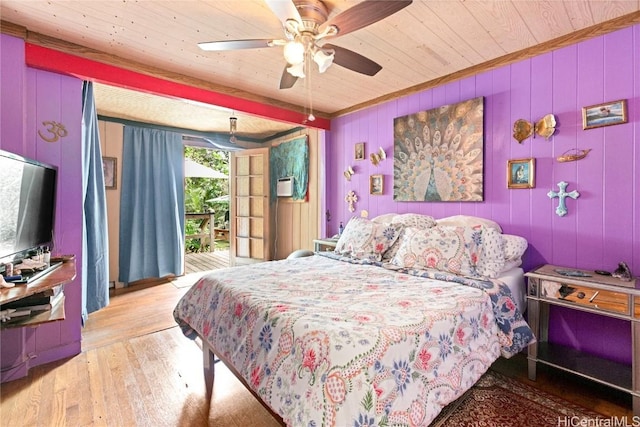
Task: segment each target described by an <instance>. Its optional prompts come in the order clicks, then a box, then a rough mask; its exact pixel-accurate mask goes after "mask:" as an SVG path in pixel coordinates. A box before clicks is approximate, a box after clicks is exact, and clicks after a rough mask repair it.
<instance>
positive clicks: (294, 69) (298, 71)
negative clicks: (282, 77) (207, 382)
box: [287, 62, 304, 78]
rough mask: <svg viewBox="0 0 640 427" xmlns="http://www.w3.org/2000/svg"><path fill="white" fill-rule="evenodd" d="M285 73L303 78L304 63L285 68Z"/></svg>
mask: <svg viewBox="0 0 640 427" xmlns="http://www.w3.org/2000/svg"><path fill="white" fill-rule="evenodd" d="M287 72H288V73H289V74H291V75H292V76H293V77H300V78H304V62H301V63H299V64H295V65H292V66H290V67H287Z"/></svg>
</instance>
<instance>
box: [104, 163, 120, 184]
mask: <svg viewBox="0 0 640 427" xmlns="http://www.w3.org/2000/svg"><path fill="white" fill-rule="evenodd" d="M117 165H118V159H116V158H115V157H103V158H102V172H103V173H104V187H105V188H107V189H116V188H117V186H116V184H117V181H116V178H117V176H118V174H117V167H118V166H117Z"/></svg>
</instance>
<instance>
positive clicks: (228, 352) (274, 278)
mask: <svg viewBox="0 0 640 427" xmlns="http://www.w3.org/2000/svg"><path fill="white" fill-rule="evenodd" d="M479 288H482V286H479V287H473V286H467V285H464V284H460V283H455V282H447V281H444V280H436V279H433V278H426V277H418V276H416V275H412V274H407V273H406V272H396V271H392V270H389V269H385V268H383V267H381V266H380V265H373V264H370V263H361V264H359V263H351V262H344V261H341V260H339V259H331V258H329V257H325V256H319V255H316V256H312V257H307V258H296V259H291V260H283V261H273V262H265V263H262V264H255V265H251V266H243V267H235V268H229V269H224V270H218V271H216V272H214V273H212V274H210V275H208V276H206V277H203V278H202V279H200V280H199V281H198V282H197V283H196V284H195V285H194V286H193V287H192V288H191V289H190V290H189V291H188V292H187V293H186V294H185V295H184V297H183V298H182V299H181V300H180V301H179V303H178V304H177V306H176V308H175V311H174V317H175V319H176V321H177V322H178V324H179V325H180V326H181V328H182V330H183V332H184V333H185V335H187V336H189V337H192V338H195V336H196V335H199V336H201V337H202V338H203V339H204V340H206V341H207V342H208V343H209V344H210V345H211V347H212V348H214V349H215V351H216V353H217V354H218V355H219V356H221V357H222V358H224V359H225V360H226V361H229V362H230V363H232V364H233V366H234V368H235V369H236V370H237V371H238V372H239V373H240V374H241V375H242V376H243V377H244V379H245V381H246V382H247V383H248V384H249V385H250V386H251V388H252V389H253V390H254V391H255V392H256V393H257V394H258V395H259V396H260V397H261V398H262V400H263V401H264V402H265V403H266V404H267V405H268V406H269V407H271V408H272V409H273V411H274V412H276V413H277V414H279V415H280V416H281V417H282V418H283V420H284V421H285V422H286V423H287V425H290V426H296V427H298V426H318V427H319V426H340V427H342V426H355V427H360V426H370V425H380V426H384V425H406V426H421V425H428V424H429V423H430V422H431V421H432V420H433V419H434V418H435V417H436V415H438V413H439V412H440V411H441V409H442V408H443V407H444V406H445V405H447V404H448V403H450V402H451V401H453V400H455V399H456V398H457V397H459V396H461V395H462V394H463V393H464V392H465V391H466V390H467V389H469V388H470V387H471V386H472V385H473V384H474V383H475V382H476V381H477V380H478V379H479V378H480V376H481V375H482V374H483V373H484V372H485V371H486V370H487V369H488V368H489V366H490V365H491V363H492V362H493V361H495V360H496V359H497V358H498V357H499V356H500V354H501V348H502V347H504V346H505V344H507V345H509V346H511V347H512V345H513V340H509V339H508V338H507V337H506V336H505V333H504V332H503V331H502V330H501V328H500V327H499V325H498V323H499V322H497V321H496V315H495V314H494V311H495V308H494V307H493V305H492V304H493V303H492V300H491V297H490V295H489V294H488V293H487V292H486V291H485V290H483V289H479ZM503 303H504V301H503ZM507 305H508V304H507ZM513 306H515V304H513ZM516 311H517V310H516ZM520 319H521V318H520ZM518 321H520V320H518ZM520 326H522V325H520ZM505 341H508V342H507V343H505ZM516 341H517V340H516ZM526 344H527V342H526V340H524V341H523V342H522V345H526Z"/></svg>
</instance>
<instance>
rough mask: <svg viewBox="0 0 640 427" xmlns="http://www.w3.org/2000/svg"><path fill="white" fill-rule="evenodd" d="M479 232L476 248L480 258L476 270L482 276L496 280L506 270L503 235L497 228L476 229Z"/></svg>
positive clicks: (483, 227)
mask: <svg viewBox="0 0 640 427" xmlns="http://www.w3.org/2000/svg"><path fill="white" fill-rule="evenodd" d="M474 229H476V230H479V236H478V237H477V240H476V247H477V249H478V252H479V253H480V256H479V258H478V261H477V264H476V270H477V272H478V274H479V275H480V276H483V277H489V278H492V279H495V278H496V277H498V276H500V274H501V273H502V271H503V270H504V262H505V257H504V250H503V241H502V234H501V233H500V232H499V231H498V230H496V229H495V228H489V227H485V226H484V225H482V226H480V227H474Z"/></svg>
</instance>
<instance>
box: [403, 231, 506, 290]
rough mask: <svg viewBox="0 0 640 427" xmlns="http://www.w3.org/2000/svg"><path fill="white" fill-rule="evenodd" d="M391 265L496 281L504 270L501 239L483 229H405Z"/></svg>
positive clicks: (492, 232)
mask: <svg viewBox="0 0 640 427" xmlns="http://www.w3.org/2000/svg"><path fill="white" fill-rule="evenodd" d="M391 263H392V264H394V265H397V266H400V267H404V268H414V269H427V268H432V269H436V270H440V271H444V272H448V273H452V274H456V275H459V276H468V277H489V278H496V277H498V275H499V274H500V273H501V272H502V270H503V268H504V252H503V251H502V239H501V235H500V233H499V232H498V231H497V230H496V229H494V228H487V227H484V226H476V227H450V226H440V225H438V226H437V227H433V228H430V229H427V230H418V229H413V228H406V229H405V231H404V235H403V237H402V240H401V242H400V247H399V249H398V251H397V253H396V254H395V256H394V257H393V259H392V260H391Z"/></svg>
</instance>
